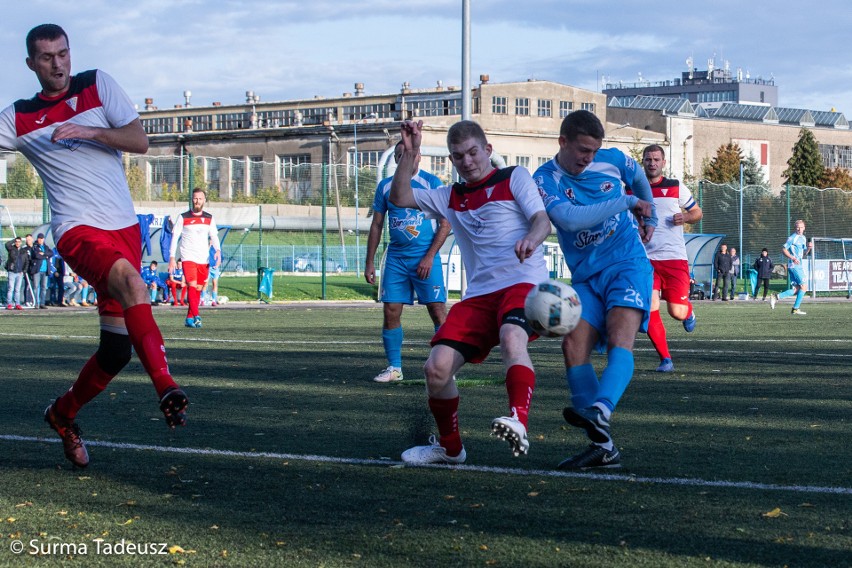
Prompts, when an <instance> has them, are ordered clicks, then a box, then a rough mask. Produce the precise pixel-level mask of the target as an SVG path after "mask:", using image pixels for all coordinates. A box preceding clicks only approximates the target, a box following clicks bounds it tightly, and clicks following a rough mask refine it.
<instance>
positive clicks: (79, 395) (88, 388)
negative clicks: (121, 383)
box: [54, 355, 115, 420]
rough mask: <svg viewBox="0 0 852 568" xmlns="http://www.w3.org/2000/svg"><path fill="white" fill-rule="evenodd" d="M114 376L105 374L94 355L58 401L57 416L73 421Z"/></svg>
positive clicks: (55, 405)
mask: <svg viewBox="0 0 852 568" xmlns="http://www.w3.org/2000/svg"><path fill="white" fill-rule="evenodd" d="M114 376H115V375H109V374H107V373H106V372H104V370H103V369H101V366H100V365H98V358H97V356H96V355H92V356H91V357H90V358H89V360H88V361H86V364H85V365H83V368H82V369H81V370H80V374H79V375H78V376H77V380H76V381H74V384H73V385H72V386H71V388H70V389H68V392H66V393H65V394H63V395H62V396H60V397H59V398H57V399H56V403H55V404H54V409H55V410H56V412H57V414H59V415H60V416H64V417H65V418H68V419H69V420H73V419H74V417H75V416H77V412H79V410H80V409H81V408H83V405H84V404H86V403H87V402H89V401H90V400H92V399H93V398H95V397H96V396H98V395H99V394H100V393H101V392H103V390H104V389H105V388H106V387H107V385H108V384H109V382H110V381H111V380H112V378H113V377H114Z"/></svg>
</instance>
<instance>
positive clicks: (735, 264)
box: [730, 247, 740, 300]
mask: <svg viewBox="0 0 852 568" xmlns="http://www.w3.org/2000/svg"><path fill="white" fill-rule="evenodd" d="M730 274H731V299H732V300H733V299H734V295H735V294H736V293H737V278H739V276H740V257H739V256H738V255H737V249H735V248H734V247H731V272H730Z"/></svg>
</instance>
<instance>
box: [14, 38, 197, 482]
mask: <svg viewBox="0 0 852 568" xmlns="http://www.w3.org/2000/svg"><path fill="white" fill-rule="evenodd" d="M26 45H27V60H26V62H27V67H29V68H30V70H32V71H33V72H34V73H35V74H36V77H37V78H38V81H39V83H40V84H41V92H39V93H38V94H36V95H35V96H34V97H33V98H32V99H29V100H23V99H22V100H19V101H16V102H15V103H14V104H12V105H11V106H9V107H7V108H6V109H4V110H3V111H2V113H0V148H2V149H4V150H19V151H20V152H21V153H22V154H24V156H26V157H27V159H29V161H30V163H32V164H33V166H35V168H36V170H37V171H38V173H39V176H40V177H41V179H42V180H43V181H44V187H45V190H46V191H47V196H48V200H49V202H50V213H51V229H52V231H53V237H54V240H55V241H56V247H57V249H58V250H59V253H60V254H61V255H62V257H63V258H64V259H65V262H66V263H67V264H68V265H69V266H70V267H71V268H72V269H73V270H74V272H76V273H77V274H79V275H80V277H81V278H84V279H85V280H86V281H87V282H88V283H89V284H90V285H91V286H94V288H95V290H96V291H97V293H98V314H99V316H100V326H101V331H100V343H99V346H98V350H97V352H96V353H95V354H94V355H93V356H92V357H91V358H90V359H89V360H88V362H87V363H86V364H85V365H84V366H83V369H82V370H81V371H80V374H79V376H78V377H77V380H76V382H74V384H73V386H72V387H71V388H70V389H69V390H68V392H66V393H65V394H63V395H62V396H60V397H59V398H58V399H56V401H55V402H54V403H53V404H51V405H50V406H48V407H47V409H46V410H45V414H44V418H45V421H46V422H47V423H48V424H49V425H50V427H51V428H53V429H54V430H56V432H57V433H58V434H59V436H60V437H61V438H62V442H63V446H64V450H65V457H66V458H68V459H69V460H70V461H71V462H72V463H73V464H74V465H75V466H78V467H85V466H86V465H88V463H89V454H88V452H87V450H86V446H85V444H84V443H83V440H82V438H81V437H80V429H79V428H78V426H77V424H76V423H75V422H74V418H75V417H76V415H77V413H78V411H79V410H80V409H81V408H82V407H83V405H85V404H86V403H87V402H89V401H90V400H92V399H93V398H94V397H95V396H97V395H98V394H99V393H100V392H101V391H103V390H104V389H105V388H106V386H107V384H108V383H109V382H110V380H111V379H112V378H113V377H114V376H115V375H117V374H118V372H119V371H121V369H122V368H124V366H125V365H126V364H127V363H128V362H129V361H130V357H131V352H132V351H131V350H132V349H133V350H135V351H136V354H137V355H138V356H139V359H140V360H141V362H142V365H143V366H144V367H145V371H146V372H147V373H148V375H149V376H150V377H151V380H152V381H153V383H154V387H155V388H156V390H157V395H158V396H159V398H160V409H161V410H162V411H163V414H164V415H165V417H166V423H167V424H168V426H170V427H172V428H174V427H175V426H182V425H183V424H184V423H185V422H186V407H187V405H188V404H189V403H188V401H187V398H186V395H185V394H184V392H183V390H181V389H180V387H178V385H177V384H176V383H175V382H174V380H173V379H172V376H171V373H170V372H169V366H168V362H167V360H166V349H165V346H164V345H163V337H162V335H161V334H160V330H159V328H158V327H157V323H156V322H155V321H154V318H153V316H152V314H151V303H150V298H149V295H148V289H147V287H146V286H145V282H144V281H143V280H142V277H141V275H140V274H139V267H140V266H141V263H142V238H141V234H140V232H139V223H138V221H137V219H136V213H135V211H134V209H133V202H132V201H131V199H130V190H129V189H128V187H127V180H126V178H125V176H124V169H123V166H122V160H121V153H122V152H134V153H145V152H146V151H147V150H148V138H147V136H146V135H145V131H144V129H143V128H142V123H141V122H140V121H139V114H138V113H137V112H136V111H135V109H134V107H133V104H132V103H131V101H130V99H129V98H128V97H127V95H126V94H125V93H124V91H123V90H122V89H121V87H119V86H118V84H117V83H116V82H115V81H114V80H113V79H112V78H111V77H110V76H109V75H107V74H106V73H104V72H103V71H100V70H91V71H84V72H82V73H79V74H77V75H74V76H72V75H71V50H70V48H69V47H68V45H69V44H68V36H67V34H66V33H65V31H64V30H63V29H62V28H61V27H59V26H57V25H54V24H43V25H40V26H37V27H35V28H33V29H32V30H30V32H29V34H27V40H26Z"/></svg>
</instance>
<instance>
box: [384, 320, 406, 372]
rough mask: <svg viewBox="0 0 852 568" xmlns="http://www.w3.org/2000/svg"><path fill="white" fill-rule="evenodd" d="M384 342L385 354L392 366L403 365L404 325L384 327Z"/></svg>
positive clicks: (398, 366)
mask: <svg viewBox="0 0 852 568" xmlns="http://www.w3.org/2000/svg"><path fill="white" fill-rule="evenodd" d="M382 343H384V345H385V355H387V358H388V363H389V364H390V365H391V366H392V367H397V368H401V367H402V327H395V328H393V329H382Z"/></svg>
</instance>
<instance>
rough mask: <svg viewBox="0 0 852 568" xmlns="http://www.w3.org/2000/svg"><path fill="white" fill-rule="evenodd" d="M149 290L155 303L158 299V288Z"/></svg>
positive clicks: (152, 301)
mask: <svg viewBox="0 0 852 568" xmlns="http://www.w3.org/2000/svg"><path fill="white" fill-rule="evenodd" d="M149 292H150V294H149V295H150V296H151V303H152V304H153V303H154V302H156V301H157V289H156V288H154V289H153V290H149Z"/></svg>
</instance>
